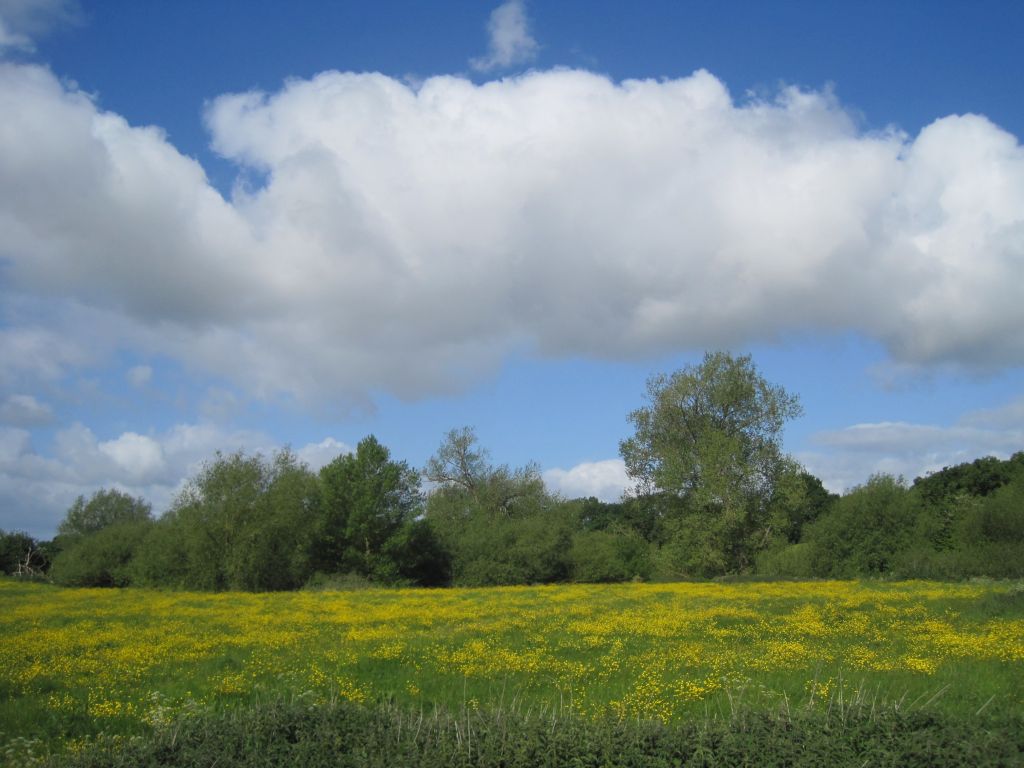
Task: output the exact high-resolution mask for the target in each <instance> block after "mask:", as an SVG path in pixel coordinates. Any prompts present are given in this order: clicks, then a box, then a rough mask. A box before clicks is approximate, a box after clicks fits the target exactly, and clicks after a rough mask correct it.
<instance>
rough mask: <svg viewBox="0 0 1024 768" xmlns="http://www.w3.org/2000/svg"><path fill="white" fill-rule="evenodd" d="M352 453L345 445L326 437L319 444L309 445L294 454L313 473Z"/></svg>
mask: <svg viewBox="0 0 1024 768" xmlns="http://www.w3.org/2000/svg"><path fill="white" fill-rule="evenodd" d="M347 453H352V448H351V447H350V446H348V445H346V444H345V443H342V442H339V441H337V440H335V439H334V438H333V437H326V438H324V439H323V440H321V441H320V442H319V443H310V444H309V445H305V446H303V447H302V448H300V449H299V450H297V451H296V452H295V455H296V456H298V458H299V460H300V461H302V462H305V463H306V464H308V465H309V468H310V469H312V470H313V471H314V472H318V471H320V468H321V467H323V466H325V465H327V464H330V463H331V462H332V461H334V460H335V459H336V458H338V457H339V456H343V455H345V454H347Z"/></svg>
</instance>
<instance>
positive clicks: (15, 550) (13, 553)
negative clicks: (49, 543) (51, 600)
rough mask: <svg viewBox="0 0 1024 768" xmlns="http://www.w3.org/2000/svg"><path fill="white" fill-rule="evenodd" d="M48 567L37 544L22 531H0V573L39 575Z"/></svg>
mask: <svg viewBox="0 0 1024 768" xmlns="http://www.w3.org/2000/svg"><path fill="white" fill-rule="evenodd" d="M48 566H49V562H48V560H47V559H46V557H45V556H44V553H43V552H42V551H41V550H40V548H39V542H37V541H36V540H35V539H33V538H32V537H31V536H29V535H28V534H27V533H25V532H24V531H10V532H9V533H7V532H4V531H3V530H2V529H0V573H3V574H28V575H32V574H41V573H43V572H44V571H46V569H47V567H48Z"/></svg>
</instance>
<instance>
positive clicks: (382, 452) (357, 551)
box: [314, 435, 422, 581]
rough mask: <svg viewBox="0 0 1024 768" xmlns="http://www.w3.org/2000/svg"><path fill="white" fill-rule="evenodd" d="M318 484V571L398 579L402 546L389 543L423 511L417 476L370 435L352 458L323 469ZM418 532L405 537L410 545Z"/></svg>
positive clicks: (333, 463) (360, 444) (346, 456)
mask: <svg viewBox="0 0 1024 768" xmlns="http://www.w3.org/2000/svg"><path fill="white" fill-rule="evenodd" d="M319 485H320V493H321V500H322V503H321V510H320V517H319V520H318V525H317V529H316V538H317V542H316V544H315V550H316V554H315V558H314V559H315V564H316V569H317V570H320V571H327V572H347V571H353V572H355V573H359V574H361V575H363V576H369V577H376V578H378V579H381V580H385V581H392V580H395V579H396V578H398V576H399V575H400V572H401V570H402V568H401V566H400V565H399V563H397V562H396V560H395V555H396V553H398V552H401V551H402V546H400V542H397V541H395V542H392V541H391V540H392V539H393V538H394V537H396V536H398V535H399V533H400V532H401V531H402V529H403V527H404V526H406V525H409V524H411V523H412V522H413V520H414V519H415V517H416V515H417V513H418V512H419V510H420V506H421V504H422V496H421V495H420V478H419V473H417V472H416V471H415V470H413V469H410V467H409V465H408V464H406V463H405V462H404V461H394V460H392V459H391V454H390V452H389V451H388V449H387V448H385V447H384V446H383V445H381V444H380V443H379V442H378V441H377V438H375V437H374V436H373V435H370V436H369V437H366V438H364V439H363V440H361V441H360V442H359V445H357V446H356V450H355V452H354V453H350V454H347V455H343V456H339V457H337V458H336V459H335V460H334V461H332V462H331V463H330V464H328V465H326V466H325V467H323V469H321V470H320V478H319ZM415 533H416V532H414V531H409V532H408V533H407V535H406V539H405V543H406V544H408V543H409V542H410V541H412V540H414V539H415V538H416V536H415V535H414V534H415ZM410 537H411V538H410ZM410 554H411V553H410Z"/></svg>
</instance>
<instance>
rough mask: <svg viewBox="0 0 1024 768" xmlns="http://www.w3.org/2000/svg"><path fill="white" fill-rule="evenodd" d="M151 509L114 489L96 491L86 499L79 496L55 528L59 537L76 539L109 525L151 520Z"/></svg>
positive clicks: (138, 500)
mask: <svg viewBox="0 0 1024 768" xmlns="http://www.w3.org/2000/svg"><path fill="white" fill-rule="evenodd" d="M152 519H153V515H152V507H151V506H150V505H149V503H148V502H146V501H145V500H143V499H141V498H135V497H133V496H129V495H128V494H127V493H124V492H122V491H119V490H117V489H115V488H112V489H109V490H107V489H104V490H100V491H96V493H94V494H93V495H92V496H91V497H89V500H88V501H86V500H85V497H84V496H79V497H78V498H77V499H75V501H74V503H73V504H72V505H71V506H70V507H69V508H68V511H67V514H66V515H65V516H64V520H63V521H62V522H61V524H60V526H59V527H58V528H57V533H58V535H59V536H61V537H65V538H70V539H73V538H76V537H79V536H89V535H91V534H94V533H98V532H99V531H101V530H103V529H104V528H106V527H108V526H110V525H116V524H118V523H137V522H145V521H152Z"/></svg>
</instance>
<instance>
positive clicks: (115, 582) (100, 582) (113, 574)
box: [50, 518, 154, 587]
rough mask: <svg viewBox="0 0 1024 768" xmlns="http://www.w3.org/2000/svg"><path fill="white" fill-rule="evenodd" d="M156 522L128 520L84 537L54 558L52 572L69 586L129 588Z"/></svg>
mask: <svg viewBox="0 0 1024 768" xmlns="http://www.w3.org/2000/svg"><path fill="white" fill-rule="evenodd" d="M153 525H154V523H153V521H152V520H151V519H149V518H145V519H142V520H128V521H125V522H119V523H113V524H111V525H107V526H104V527H103V528H101V529H100V530H98V531H97V532H96V533H93V534H90V535H88V536H83V537H81V538H80V539H78V540H77V541H76V542H75V544H74V545H73V546H71V547H69V548H68V549H66V550H64V551H63V552H61V553H60V554H59V555H57V556H56V557H55V558H54V560H53V566H52V567H51V569H50V575H51V576H52V578H53V580H54V581H55V582H57V583H58V584H63V585H64V586H68V587H126V586H128V585H129V584H131V583H132V581H133V568H132V561H133V558H134V557H135V554H136V552H137V551H138V549H139V546H140V545H141V544H142V542H143V540H144V539H145V538H146V536H147V535H148V534H149V531H150V529H151V528H152V527H153Z"/></svg>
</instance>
